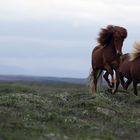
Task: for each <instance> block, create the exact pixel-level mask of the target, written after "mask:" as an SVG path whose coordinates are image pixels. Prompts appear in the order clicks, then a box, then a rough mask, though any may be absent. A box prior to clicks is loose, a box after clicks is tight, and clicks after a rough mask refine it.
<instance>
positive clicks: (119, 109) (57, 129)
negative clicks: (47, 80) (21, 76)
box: [0, 82, 140, 140]
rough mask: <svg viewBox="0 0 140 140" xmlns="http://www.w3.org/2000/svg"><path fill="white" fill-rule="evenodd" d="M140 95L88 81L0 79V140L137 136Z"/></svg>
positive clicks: (110, 139) (101, 139) (106, 139)
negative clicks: (92, 88)
mask: <svg viewBox="0 0 140 140" xmlns="http://www.w3.org/2000/svg"><path fill="white" fill-rule="evenodd" d="M139 108H140V98H139V97H135V96H134V95H133V94H132V90H131V89H130V90H129V91H128V92H127V93H126V91H123V90H121V91H120V92H119V93H117V94H115V95H111V94H109V93H107V92H105V89H102V90H101V91H100V92H98V93H96V94H90V93H89V92H88V89H87V87H86V86H81V85H72V84H44V83H26V82H20V83H15V82H1V83H0V140H133V139H134V140H135V139H136V140H138V139H140V117H139V116H140V110H139Z"/></svg>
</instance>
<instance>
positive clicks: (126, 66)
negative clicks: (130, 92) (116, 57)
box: [119, 43, 140, 95]
mask: <svg viewBox="0 0 140 140" xmlns="http://www.w3.org/2000/svg"><path fill="white" fill-rule="evenodd" d="M119 73H120V80H121V84H122V86H123V87H124V88H125V89H127V88H128V86H129V85H130V84H131V82H133V88H134V94H135V95H138V92H137V84H138V83H140V43H135V44H134V50H133V52H132V53H130V54H125V55H123V56H122V58H121V61H120V66H119ZM124 77H125V78H127V81H126V82H125V81H124Z"/></svg>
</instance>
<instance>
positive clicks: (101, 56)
mask: <svg viewBox="0 0 140 140" xmlns="http://www.w3.org/2000/svg"><path fill="white" fill-rule="evenodd" d="M126 37H127V30H126V29H125V28H123V27H120V26H114V25H108V26H107V27H106V28H102V29H101V31H100V32H99V37H98V38H97V42H98V45H97V46H96V47H95V48H94V49H93V51H92V56H91V64H92V71H91V73H90V76H89V77H90V88H91V89H92V91H93V86H94V91H95V92H96V91H97V80H98V78H99V77H100V75H101V73H102V72H103V70H105V71H106V72H105V74H104V75H103V76H104V78H105V80H106V81H107V83H108V86H109V87H110V88H112V85H113V84H112V83H110V81H109V79H108V75H109V74H110V75H111V77H112V81H114V80H113V79H114V77H113V70H115V72H116V77H117V83H116V85H117V86H118V85H119V73H118V68H119V63H120V56H121V55H122V46H123V42H124V39H125V38H126ZM117 86H116V87H117ZM116 89H117V88H116ZM116 89H115V90H112V93H115V92H116Z"/></svg>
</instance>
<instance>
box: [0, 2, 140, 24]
mask: <svg viewBox="0 0 140 140" xmlns="http://www.w3.org/2000/svg"><path fill="white" fill-rule="evenodd" d="M139 4H140V2H139V1H136V0H133V1H131V0H125V1H121V0H118V1H112V0H104V1H103V0H12V1H11V0H4V1H0V20H5V21H9V20H10V21H12V20H17V21H25V20H29V21H36V20H37V21H42V20H43V21H47V20H68V21H71V22H73V24H75V25H76V26H77V25H78V24H82V23H81V21H82V22H104V23H106V22H110V23H111V22H114V23H123V22H125V23H127V22H130V23H131V22H132V23H137V24H139V23H140V20H139V19H138V18H137V17H139V13H140V8H139Z"/></svg>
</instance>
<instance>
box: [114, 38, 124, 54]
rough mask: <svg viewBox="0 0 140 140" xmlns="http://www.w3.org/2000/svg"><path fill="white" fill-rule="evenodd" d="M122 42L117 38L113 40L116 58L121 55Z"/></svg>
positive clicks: (121, 39)
mask: <svg viewBox="0 0 140 140" xmlns="http://www.w3.org/2000/svg"><path fill="white" fill-rule="evenodd" d="M123 41H124V39H123V38H119V37H117V38H114V45H115V50H116V54H117V55H118V56H121V55H122V46H123Z"/></svg>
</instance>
